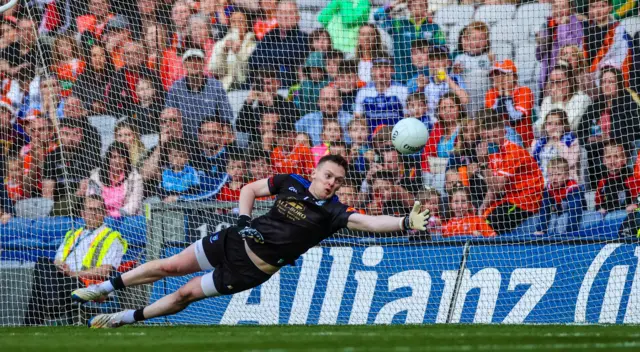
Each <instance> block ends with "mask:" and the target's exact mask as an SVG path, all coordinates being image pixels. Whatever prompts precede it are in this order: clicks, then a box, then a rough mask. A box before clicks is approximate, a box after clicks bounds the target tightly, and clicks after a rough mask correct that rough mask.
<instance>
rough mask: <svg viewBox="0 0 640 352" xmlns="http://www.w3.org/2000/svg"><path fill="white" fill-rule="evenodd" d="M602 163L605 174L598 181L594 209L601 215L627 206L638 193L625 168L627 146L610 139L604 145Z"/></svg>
mask: <svg viewBox="0 0 640 352" xmlns="http://www.w3.org/2000/svg"><path fill="white" fill-rule="evenodd" d="M603 152H604V154H603V160H602V161H603V164H604V166H605V169H606V174H605V175H604V176H603V177H602V178H601V179H600V180H599V181H598V188H597V190H596V210H598V211H599V212H600V213H601V214H602V215H606V214H607V213H609V212H612V211H616V210H623V209H625V208H627V207H630V206H631V207H634V205H633V203H634V201H635V199H636V197H637V195H638V190H637V185H636V183H637V181H636V180H635V178H634V177H633V173H632V171H631V170H629V169H628V168H627V155H628V154H627V148H626V147H625V146H624V145H623V144H619V143H617V142H614V141H610V142H608V143H606V144H605V146H604V151H603Z"/></svg>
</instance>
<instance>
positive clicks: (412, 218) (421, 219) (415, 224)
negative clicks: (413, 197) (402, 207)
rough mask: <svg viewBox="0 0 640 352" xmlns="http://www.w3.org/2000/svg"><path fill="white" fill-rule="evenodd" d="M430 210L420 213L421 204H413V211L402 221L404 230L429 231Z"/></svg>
mask: <svg viewBox="0 0 640 352" xmlns="http://www.w3.org/2000/svg"><path fill="white" fill-rule="evenodd" d="M429 213H430V211H429V209H427V210H425V211H423V212H422V213H421V212H420V202H418V201H416V202H415V203H413V210H412V211H411V213H410V214H409V215H407V216H405V217H404V219H403V220H402V227H403V230H420V231H425V230H426V229H427V221H428V220H429V217H430V215H429Z"/></svg>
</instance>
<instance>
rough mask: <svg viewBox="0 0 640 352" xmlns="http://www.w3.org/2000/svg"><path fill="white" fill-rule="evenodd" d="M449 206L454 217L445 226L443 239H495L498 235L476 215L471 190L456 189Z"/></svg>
mask: <svg viewBox="0 0 640 352" xmlns="http://www.w3.org/2000/svg"><path fill="white" fill-rule="evenodd" d="M449 205H450V207H451V212H452V213H453V217H452V218H451V220H449V221H448V222H447V224H446V225H445V226H444V228H443V230H442V237H451V236H460V235H471V236H478V237H480V236H482V237H493V236H495V235H496V232H495V231H493V228H491V226H489V224H487V222H486V220H485V219H484V218H483V217H482V216H479V215H477V214H476V210H475V209H474V207H473V205H472V204H471V195H470V193H469V189H467V188H465V187H456V188H454V189H453V190H452V191H451V201H450V202H449Z"/></svg>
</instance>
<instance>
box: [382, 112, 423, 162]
mask: <svg viewBox="0 0 640 352" xmlns="http://www.w3.org/2000/svg"><path fill="white" fill-rule="evenodd" d="M428 138H429V131H428V130H427V126H425V125H424V123H422V121H420V120H418V119H414V118H405V119H402V120H400V121H399V122H398V123H396V125H395V126H393V131H392V132H391V142H392V143H393V146H394V147H395V148H396V150H397V151H399V152H400V153H402V154H413V153H417V152H419V151H421V150H422V148H423V147H424V145H425V144H427V139H428Z"/></svg>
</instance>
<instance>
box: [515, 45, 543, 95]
mask: <svg viewBox="0 0 640 352" xmlns="http://www.w3.org/2000/svg"><path fill="white" fill-rule="evenodd" d="M535 57H536V47H535V45H534V44H530V45H520V46H518V48H517V49H516V57H515V64H516V66H517V67H518V81H519V83H520V84H521V85H525V86H529V87H532V86H536V84H537V83H536V82H537V81H538V76H537V74H536V66H537V65H538V61H537V60H536V59H535Z"/></svg>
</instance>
